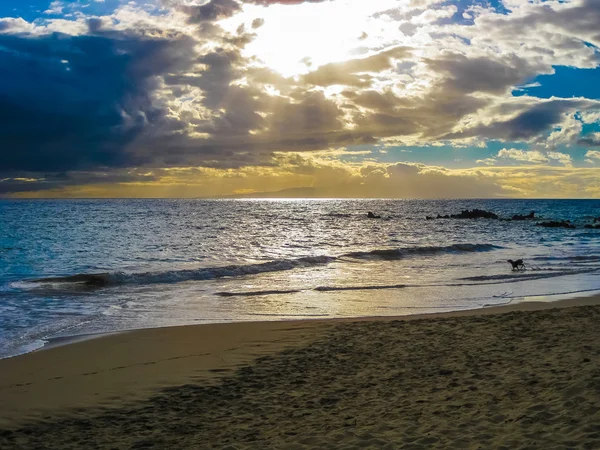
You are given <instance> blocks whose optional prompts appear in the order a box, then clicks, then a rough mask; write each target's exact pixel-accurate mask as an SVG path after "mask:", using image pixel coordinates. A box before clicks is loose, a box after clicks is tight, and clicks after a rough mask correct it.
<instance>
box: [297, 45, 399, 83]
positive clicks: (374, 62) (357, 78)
mask: <svg viewBox="0 0 600 450" xmlns="http://www.w3.org/2000/svg"><path fill="white" fill-rule="evenodd" d="M410 54H411V53H410V49H409V48H407V47H396V48H393V49H390V50H386V51H385V52H381V53H378V54H376V55H373V56H369V57H367V58H361V59H351V60H349V61H344V62H339V63H330V64H325V65H322V66H320V67H319V68H318V69H316V70H314V71H312V72H309V73H308V74H306V75H305V76H304V77H303V81H304V82H305V83H308V84H312V85H316V86H330V85H334V84H341V85H347V86H356V87H367V86H369V85H370V84H371V77H370V76H369V75H367V74H366V73H367V72H381V71H383V70H386V69H390V68H391V67H392V61H393V59H402V58H405V57H408V56H410ZM361 73H362V75H357V74H361Z"/></svg>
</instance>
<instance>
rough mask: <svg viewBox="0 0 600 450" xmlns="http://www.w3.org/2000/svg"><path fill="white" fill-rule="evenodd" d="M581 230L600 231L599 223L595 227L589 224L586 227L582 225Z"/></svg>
mask: <svg viewBox="0 0 600 450" xmlns="http://www.w3.org/2000/svg"><path fill="white" fill-rule="evenodd" d="M595 220H596V219H594V221H595ZM583 228H591V229H592V230H600V223H599V224H597V225H591V224H589V223H588V224H587V225H584V226H583Z"/></svg>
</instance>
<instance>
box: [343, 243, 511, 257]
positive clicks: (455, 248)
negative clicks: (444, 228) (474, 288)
mask: <svg viewBox="0 0 600 450" xmlns="http://www.w3.org/2000/svg"><path fill="white" fill-rule="evenodd" d="M501 248H504V247H500V246H498V245H492V244H454V245H447V246H443V247H436V246H426V247H407V248H393V249H380V250H370V251H365V252H350V253H345V254H343V255H341V256H342V257H348V258H355V259H369V258H379V259H400V258H405V257H409V256H419V255H423V256H428V255H437V254H440V253H463V252H489V251H492V250H497V249H501Z"/></svg>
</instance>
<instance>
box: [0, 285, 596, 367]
mask: <svg viewBox="0 0 600 450" xmlns="http://www.w3.org/2000/svg"><path fill="white" fill-rule="evenodd" d="M595 296H599V297H600V289H586V290H582V291H575V292H565V293H557V294H541V295H531V296H526V297H518V298H519V299H522V300H520V301H517V302H513V301H512V300H511V301H510V302H508V303H506V304H498V305H491V306H490V305H483V306H481V307H479V308H470V309H460V310H456V311H444V312H432V313H419V314H405V315H392V316H387V315H386V316H352V317H330V318H318V319H314V318H303V319H282V320H245V321H234V320H232V321H226V322H225V321H224V322H208V323H201V324H182V325H172V326H166V327H149V328H134V329H129V330H118V331H107V332H99V333H86V334H76V335H70V336H60V337H52V338H48V339H43V340H44V341H45V343H44V344H43V345H42V346H41V347H39V348H36V349H33V350H31V351H26V352H23V353H19V354H16V355H13V356H7V357H5V358H0V362H1V361H3V360H6V359H11V358H16V357H21V356H25V355H28V354H30V353H36V352H42V351H46V350H49V349H52V348H57V347H63V346H66V345H71V344H75V343H77V342H83V341H88V340H92V339H102V338H104V337H107V336H113V335H119V334H124V333H135V332H138V331H147V330H155V329H163V328H167V329H168V328H179V327H201V326H204V325H224V324H238V323H271V322H284V323H289V322H306V321H308V322H328V321H348V320H350V321H363V320H385V319H386V318H390V319H392V320H404V319H406V320H411V318H412V320H414V319H422V318H428V317H432V316H440V317H446V316H447V317H454V314H455V313H456V314H460V315H462V314H465V315H470V313H472V312H475V311H476V312H477V313H475V314H490V313H487V312H486V313H484V312H483V311H486V310H493V312H492V314H494V313H496V310H497V308H502V309H503V308H512V307H514V306H517V305H525V306H524V307H523V310H528V309H527V308H529V306H528V305H529V304H530V303H531V304H534V305H535V304H545V303H552V304H556V303H559V306H556V307H563V306H560V305H561V304H562V303H560V302H571V301H573V302H577V303H576V304H573V305H568V306H577V305H579V301H583V300H584V299H587V298H590V297H595ZM535 299H539V300H535ZM581 304H582V305H584V304H586V303H585V302H583V303H581ZM594 304H595V303H594ZM519 309H521V308H519ZM542 309H545V308H542ZM501 312H502V311H499V312H498V313H501ZM506 312H508V310H507V311H506Z"/></svg>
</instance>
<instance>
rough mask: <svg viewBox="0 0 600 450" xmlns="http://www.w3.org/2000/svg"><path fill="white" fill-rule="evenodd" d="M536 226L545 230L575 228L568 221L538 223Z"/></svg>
mask: <svg viewBox="0 0 600 450" xmlns="http://www.w3.org/2000/svg"><path fill="white" fill-rule="evenodd" d="M537 225H539V226H540V227H546V228H575V225H573V224H572V223H571V221H570V220H551V221H549V222H538V223H537Z"/></svg>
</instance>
